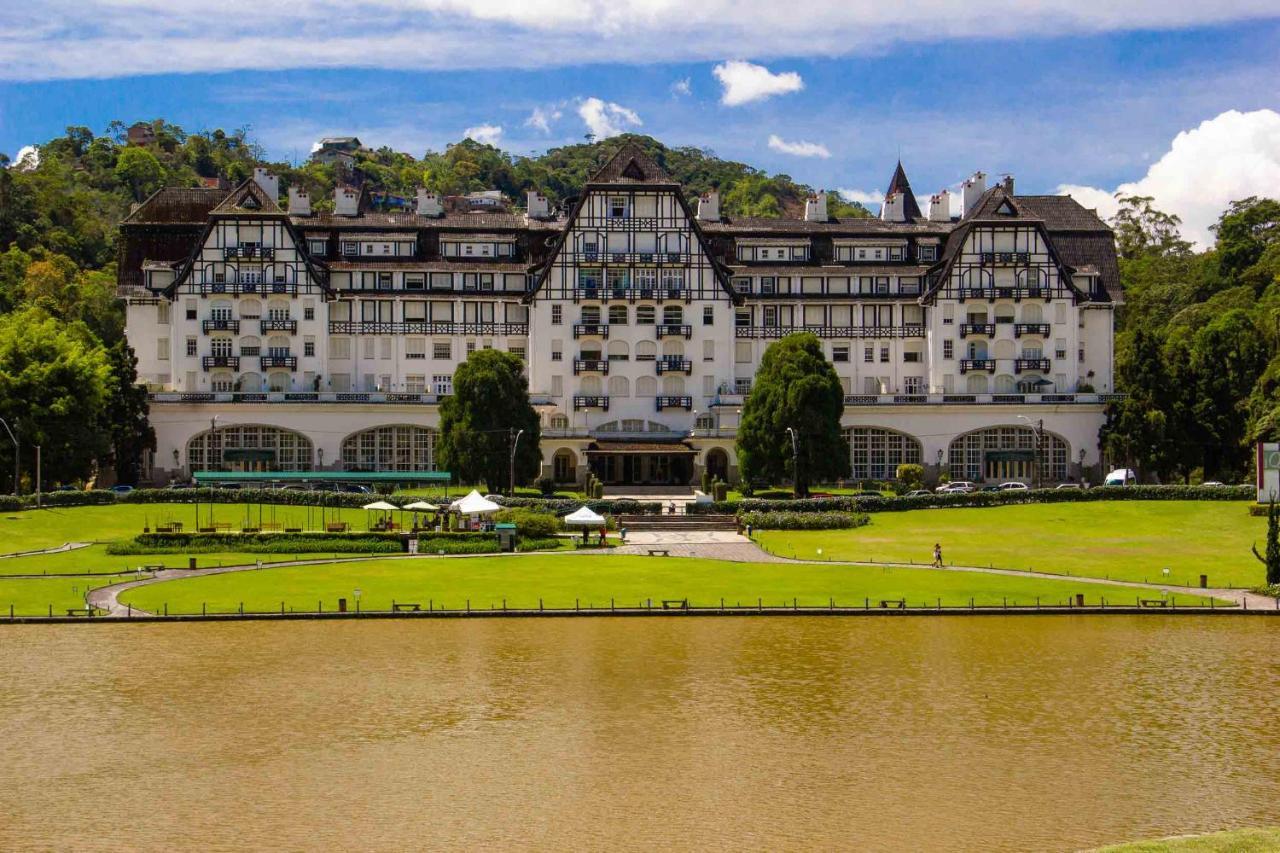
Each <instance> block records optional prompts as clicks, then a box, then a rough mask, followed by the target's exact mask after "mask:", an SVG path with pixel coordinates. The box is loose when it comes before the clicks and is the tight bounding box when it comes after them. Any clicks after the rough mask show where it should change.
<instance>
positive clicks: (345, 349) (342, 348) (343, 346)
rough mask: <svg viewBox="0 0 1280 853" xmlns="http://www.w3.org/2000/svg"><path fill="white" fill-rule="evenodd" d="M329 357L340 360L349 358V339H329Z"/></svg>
mask: <svg viewBox="0 0 1280 853" xmlns="http://www.w3.org/2000/svg"><path fill="white" fill-rule="evenodd" d="M329 357H330V358H341V359H346V358H351V338H330V339H329Z"/></svg>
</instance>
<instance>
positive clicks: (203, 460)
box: [187, 424, 313, 471]
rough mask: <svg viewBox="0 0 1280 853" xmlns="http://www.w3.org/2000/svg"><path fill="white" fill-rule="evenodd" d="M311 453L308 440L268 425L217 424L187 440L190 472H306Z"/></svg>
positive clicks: (308, 469) (309, 440) (299, 434)
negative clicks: (211, 429)
mask: <svg viewBox="0 0 1280 853" xmlns="http://www.w3.org/2000/svg"><path fill="white" fill-rule="evenodd" d="M312 455H313V450H312V445H311V439H309V438H307V437H306V436H305V435H303V434H302V433H300V432H295V431H293V430H289V429H281V428H280V427H272V426H255V425H244V424H236V425H235V426H225V427H218V428H217V429H216V430H213V431H210V430H205V431H204V432H202V433H199V434H197V435H195V436H193V437H192V439H191V440H190V441H189V442H187V465H188V466H189V467H190V468H191V470H192V471H310V470H311V467H312V462H311V459H312Z"/></svg>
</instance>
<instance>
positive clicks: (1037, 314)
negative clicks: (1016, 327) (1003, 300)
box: [1022, 302, 1044, 323]
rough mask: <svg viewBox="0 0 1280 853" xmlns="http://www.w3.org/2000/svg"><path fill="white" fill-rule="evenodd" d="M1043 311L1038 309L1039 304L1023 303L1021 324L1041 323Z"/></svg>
mask: <svg viewBox="0 0 1280 853" xmlns="http://www.w3.org/2000/svg"><path fill="white" fill-rule="evenodd" d="M1043 317H1044V311H1043V310H1042V309H1041V308H1040V303H1039V302H1024V303H1023V304H1022V322H1024V323H1041V322H1043Z"/></svg>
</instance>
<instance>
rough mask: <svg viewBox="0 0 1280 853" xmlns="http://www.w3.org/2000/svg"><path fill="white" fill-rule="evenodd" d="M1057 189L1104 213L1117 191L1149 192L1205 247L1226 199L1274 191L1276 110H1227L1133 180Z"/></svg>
mask: <svg viewBox="0 0 1280 853" xmlns="http://www.w3.org/2000/svg"><path fill="white" fill-rule="evenodd" d="M1058 192H1059V193H1066V194H1069V195H1071V196H1072V197H1073V198H1075V199H1076V200H1077V201H1079V202H1080V203H1081V204H1083V205H1084V206H1085V207H1096V208H1097V209H1098V214H1099V215H1100V216H1102V217H1104V218H1105V217H1110V216H1112V215H1113V214H1114V213H1115V212H1116V210H1117V208H1118V206H1119V205H1118V204H1117V203H1116V199H1115V194H1117V193H1118V194H1120V195H1144V196H1151V197H1152V198H1153V199H1155V201H1154V204H1155V206H1156V207H1157V208H1159V209H1160V210H1163V211H1165V212H1166V213H1173V214H1176V215H1177V216H1179V217H1181V219H1182V236H1183V237H1185V238H1186V239H1188V240H1191V241H1193V242H1194V243H1195V244H1196V245H1197V246H1199V247H1201V248H1204V247H1207V246H1209V245H1212V243H1213V234H1212V233H1211V232H1210V231H1209V226H1211V225H1213V224H1214V223H1216V222H1217V221H1218V217H1219V215H1221V213H1222V211H1223V210H1224V209H1226V207H1227V205H1228V204H1229V203H1230V202H1232V201H1236V200H1238V199H1242V198H1247V197H1249V196H1251V195H1269V196H1273V197H1274V196H1275V195H1277V194H1280V113H1277V112H1275V111H1274V110H1257V111H1256V112H1249V113H1242V112H1237V111H1236V110H1229V111H1227V112H1225V113H1222V114H1220V115H1218V116H1215V117H1214V118H1211V119H1208V120H1207V121H1204V122H1201V123H1200V126H1199V127H1195V128H1192V129H1191V130H1184V131H1182V132H1181V133H1179V134H1178V135H1177V136H1175V137H1174V139H1173V142H1172V144H1171V145H1170V146H1169V150H1168V151H1167V152H1165V153H1164V155H1163V156H1161V157H1160V159H1159V160H1157V161H1156V162H1155V163H1153V164H1152V165H1151V167H1150V168H1149V169H1148V170H1147V174H1146V175H1144V176H1143V177H1142V178H1139V179H1138V180H1136V181H1133V182H1130V183H1126V184H1121V185H1120V186H1118V187H1116V188H1115V190H1112V191H1108V190H1103V189H1098V188H1097V187H1088V186H1076V185H1071V184H1063V185H1062V186H1059V187H1058Z"/></svg>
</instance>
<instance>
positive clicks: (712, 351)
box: [702, 340, 716, 361]
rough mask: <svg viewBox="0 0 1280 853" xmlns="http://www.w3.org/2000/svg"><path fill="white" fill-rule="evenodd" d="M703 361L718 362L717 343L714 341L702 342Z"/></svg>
mask: <svg viewBox="0 0 1280 853" xmlns="http://www.w3.org/2000/svg"><path fill="white" fill-rule="evenodd" d="M702 360H703V361H715V360H716V342H715V341H713V340H705V341H703V342H702Z"/></svg>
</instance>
